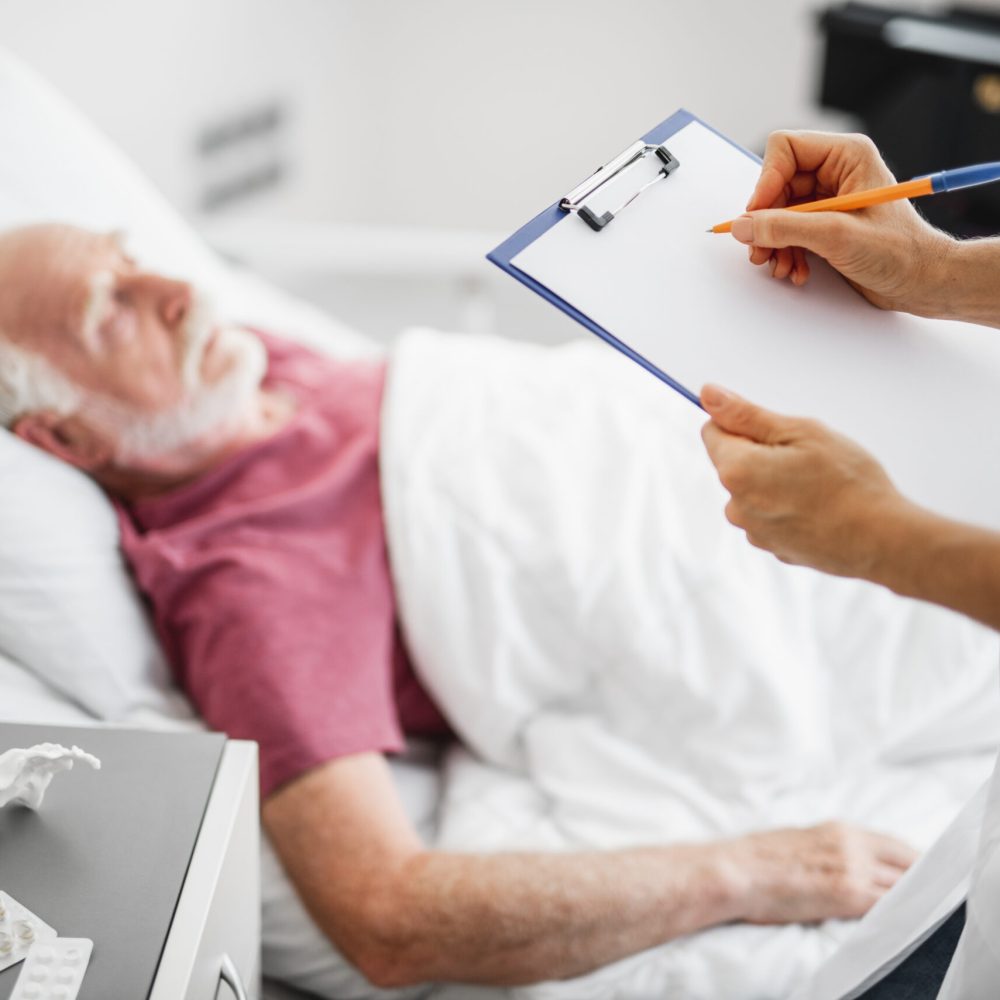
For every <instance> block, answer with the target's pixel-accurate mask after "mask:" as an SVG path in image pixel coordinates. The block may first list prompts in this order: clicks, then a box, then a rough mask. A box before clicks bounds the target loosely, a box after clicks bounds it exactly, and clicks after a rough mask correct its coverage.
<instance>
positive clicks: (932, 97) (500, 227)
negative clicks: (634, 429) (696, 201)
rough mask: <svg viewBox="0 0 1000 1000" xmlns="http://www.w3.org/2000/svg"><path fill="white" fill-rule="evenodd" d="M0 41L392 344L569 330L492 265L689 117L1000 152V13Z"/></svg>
mask: <svg viewBox="0 0 1000 1000" xmlns="http://www.w3.org/2000/svg"><path fill="white" fill-rule="evenodd" d="M0 44H2V45H4V46H6V47H8V48H9V49H10V50H11V51H13V52H14V53H15V54H17V55H19V56H20V57H22V58H23V59H24V60H25V61H26V62H28V63H29V64H30V65H31V66H33V67H34V68H35V69H36V70H38V71H39V72H41V73H42V74H43V75H44V76H46V77H47V78H48V79H49V80H50V81H51V82H52V83H54V84H55V85H56V86H57V87H58V88H59V89H60V90H62V91H63V93H64V94H66V95H67V96H68V97H69V98H70V99H71V100H72V101H74V102H75V103H76V104H77V105H78V106H79V107H80V108H81V109H82V110H83V111H84V112H85V113H86V114H87V115H88V116H89V117H90V118H91V119H92V120H93V121H94V122H95V123H96V124H97V125H98V126H99V127H100V128H101V129H102V130H103V131H105V132H106V133H107V134H108V135H110V136H111V137H112V138H113V139H114V140H115V141H116V142H117V143H118V144H119V145H120V146H121V147H122V148H123V149H124V150H125V151H126V152H127V153H128V154H129V155H130V156H131V157H132V158H133V159H134V160H135V161H137V162H138V164H139V165H140V167H141V168H142V169H143V170H144V171H145V172H146V173H147V174H148V175H149V176H150V177H151V178H152V179H153V181H154V182H155V183H156V184H157V185H158V186H159V187H160V188H161V189H162V190H163V192H164V193H165V194H166V195H167V196H168V197H169V198H170V200H171V201H172V202H173V203H174V204H175V205H176V206H177V207H178V208H179V209H180V210H181V211H182V212H183V213H184V214H185V215H186V216H187V217H188V218H189V219H191V220H192V221H194V222H195V224H196V225H197V226H198V228H199V229H200V230H201V231H202V232H203V233H204V234H205V235H206V237H207V238H208V239H209V240H210V242H212V243H213V244H214V245H215V246H216V247H218V248H219V249H221V250H222V251H223V252H224V253H226V254H227V255H229V256H231V257H234V258H237V259H240V260H242V261H245V262H247V263H249V264H251V265H252V266H254V267H255V268H257V269H258V270H261V271H263V272H264V273H265V274H266V275H267V276H268V277H271V278H272V279H274V280H276V281H277V282H279V283H281V284H282V285H284V286H285V287H287V288H289V289H291V290H292V291H294V292H296V293H298V294H301V295H303V296H305V297H306V298H308V299H310V300H312V301H314V302H316V303H318V304H320V305H322V306H323V307H325V308H327V309H328V310H330V311H331V312H333V313H334V314H336V315H338V316H339V317H341V318H343V319H345V320H346V321H347V322H348V323H350V324H352V325H354V326H356V327H358V328H359V329H361V330H362V331H364V332H367V333H369V334H371V335H373V336H376V337H378V338H380V339H385V340H388V339H391V338H392V337H393V336H394V335H395V334H396V333H397V332H398V331H399V330H400V329H401V328H402V327H404V326H407V325H411V324H420V323H424V324H430V325H434V326H437V327H440V328H446V329H465V330H492V331H495V332H499V333H502V334H504V335H506V336H514V337H522V338H527V339H533V340H542V341H559V340H563V339H567V338H569V337H571V336H576V335H577V332H576V328H575V326H574V325H573V324H572V322H571V321H569V320H568V319H566V318H565V317H564V316H562V314H560V313H558V312H557V311H556V310H554V309H552V308H551V307H548V306H546V305H545V304H544V303H542V302H541V301H538V300H536V297H535V296H534V295H532V294H531V293H530V292H528V291H527V290H525V289H523V288H521V287H520V286H518V285H517V284H516V283H515V282H513V281H511V280H510V279H509V278H508V277H506V276H504V275H502V274H500V272H498V271H496V269H494V268H492V266H491V265H489V264H488V263H487V262H485V261H484V260H483V255H484V254H485V253H486V252H487V251H488V250H489V249H491V248H492V247H493V246H494V245H495V244H496V243H497V242H499V240H500V239H501V238H503V237H504V236H506V235H508V234H509V233H510V232H511V231H513V230H514V229H516V228H518V227H519V226H520V225H522V224H523V223H524V222H526V221H527V220H528V219H529V218H530V217H532V216H533V215H535V214H536V213H537V212H539V211H541V210H542V209H543V208H545V207H546V206H547V205H548V204H550V203H551V202H553V201H555V200H557V199H558V198H559V197H560V196H561V195H562V194H564V193H565V192H566V191H567V190H569V189H570V188H571V187H572V186H573V185H574V184H576V183H577V182H578V181H579V180H581V179H582V177H583V176H585V175H586V174H588V173H589V172H591V171H592V170H593V169H594V168H596V167H597V166H598V165H599V164H600V163H602V162H604V161H606V160H608V159H610V158H611V157H612V156H614V155H615V154H616V153H617V152H619V151H620V150H621V149H622V148H623V147H624V146H626V145H628V144H629V143H630V142H631V141H633V140H634V139H635V138H637V137H638V136H639V135H641V134H642V133H643V132H645V131H647V130H648V129H649V128H650V127H651V126H653V125H654V124H656V123H657V122H659V121H660V120H662V119H663V118H665V117H666V116H667V115H669V114H670V113H672V112H673V111H674V110H675V109H676V108H678V107H680V106H683V107H686V108H688V109H689V110H691V111H693V112H695V113H696V114H697V115H699V116H700V117H702V118H704V119H705V120H706V121H708V122H709V123H711V124H712V125H714V126H715V127H716V128H718V129H720V130H721V131H723V132H725V133H726V134H727V135H729V136H730V137H731V138H733V139H734V140H735V141H737V142H739V143H741V144H743V145H744V146H746V147H747V148H749V149H751V150H753V151H756V152H760V151H762V149H763V145H764V142H765V139H766V136H767V134H768V132H769V131H771V130H772V129H776V128H826V129H837V130H841V129H862V130H864V131H868V132H869V133H871V134H872V135H873V137H874V138H875V139H876V141H877V142H878V143H879V145H880V146H881V147H882V149H883V150H884V152H885V154H886V156H887V158H888V159H889V160H890V164H891V165H892V166H893V167H894V169H895V170H896V171H897V174H898V175H899V176H900V177H908V176H912V175H913V174H916V173H920V172H929V171H932V170H936V169H942V168H945V167H951V166H959V165H963V164H965V163H970V162H976V161H978V160H987V159H1000V3H996V2H979V3H977V2H974V0H969V2H967V3H966V4H965V5H963V6H962V7H960V8H956V7H950V6H947V7H946V6H942V5H940V4H930V3H921V2H912V0H911V2H905V3H904V2H888V3H883V4H881V5H879V6H878V7H873V6H871V5H867V4H847V5H843V4H838V5H833V6H831V5H829V4H822V3H818V2H816V0H767V2H764V3H750V2H748V0H715V2H711V0H615V2H614V3H611V2H608V0H604V2H599V0H505V2H503V3H486V2H479V0H280V2H279V0H161V2H152V0H129V2H122V0H119V2H114V0H86V2H85V3H81V2H79V0H0ZM2 141H3V140H2V136H0V155H2ZM957 199H958V196H949V198H948V199H944V198H942V199H936V203H935V204H934V205H933V207H932V206H931V203H930V202H925V203H923V205H922V207H923V208H925V210H928V209H929V210H930V211H931V212H934V211H936V212H938V213H939V214H938V216H937V217H934V218H933V221H935V222H936V223H937V224H939V225H942V226H945V227H946V228H949V229H952V230H953V231H955V232H961V233H963V234H970V235H971V234H976V233H979V232H996V231H1000V203H998V201H997V199H998V195H997V193H996V191H995V189H992V188H987V189H977V192H975V193H974V195H973V197H972V198H970V199H966V200H964V201H962V200H957ZM736 207H737V208H738V207H739V206H736Z"/></svg>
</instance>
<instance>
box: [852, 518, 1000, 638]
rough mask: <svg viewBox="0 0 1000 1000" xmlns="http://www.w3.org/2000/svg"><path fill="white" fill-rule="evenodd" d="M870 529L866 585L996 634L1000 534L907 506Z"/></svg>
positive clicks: (999, 604) (999, 605) (999, 601)
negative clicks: (871, 555) (873, 548)
mask: <svg viewBox="0 0 1000 1000" xmlns="http://www.w3.org/2000/svg"><path fill="white" fill-rule="evenodd" d="M872 528H873V533H874V534H876V535H877V536H878V539H879V541H878V543H877V544H878V553H879V554H878V557H877V559H876V560H875V562H874V564H873V570H872V573H871V574H870V579H872V580H873V581H874V582H876V583H881V584H884V585H885V586H887V587H888V588H889V589H890V590H893V591H895V592H896V593H897V594H901V595H903V596H905V597H916V598H919V599H920V600H924V601H930V602H931V603H933V604H940V605H942V606H944V607H947V608H951V609H952V610H954V611H958V612H961V613H962V614H964V615H968V616H969V617H970V618H975V619H976V620H978V621H980V622H982V623H983V624H984V625H989V626H990V627H991V628H995V629H1000V534H998V533H997V532H994V531H989V530H987V529H985V528H977V527H973V526H971V525H967V524H962V523H960V522H957V521H950V520H948V519H947V518H944V517H940V516H938V515H936V514H933V513H931V512H930V511H927V510H924V509H922V508H920V507H917V506H916V505H914V504H910V503H908V502H906V501H902V502H901V507H900V510H899V512H898V516H897V517H895V518H893V519H892V520H891V521H887V522H886V523H885V524H884V525H873V526H872Z"/></svg>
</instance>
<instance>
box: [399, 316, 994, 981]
mask: <svg viewBox="0 0 1000 1000" xmlns="http://www.w3.org/2000/svg"><path fill="white" fill-rule="evenodd" d="M702 419H703V418H702V415H701V414H700V413H699V412H698V411H697V410H696V408H695V407H693V406H691V404H690V403H687V402H686V401H684V400H682V399H681V398H680V397H679V396H676V395H675V394H674V393H673V392H671V391H670V390H669V389H667V388H666V387H664V386H662V385H661V384H660V383H658V382H657V381H656V380H655V379H653V378H651V377H650V376H649V375H647V374H646V373H644V372H642V371H641V370H640V369H639V368H638V367H637V366H635V365H633V364H631V363H630V362H628V361H627V360H625V359H623V358H620V357H619V356H618V355H617V354H616V353H615V352H614V351H611V350H609V349H607V348H606V347H604V346H603V345H600V344H597V343H593V344H591V343H580V344H575V345H572V346H568V347H564V348H558V349H552V348H538V347H531V346H524V345H514V344H510V343H505V342H502V341H498V340H493V339H487V338H474V337H449V336H446V335H442V334H436V333H432V332H430V331H411V332H409V333H408V334H406V335H405V336H404V337H403V338H402V340H401V342H400V345H399V347H398V350H397V351H396V352H395V355H394V358H393V362H392V366H391V369H390V379H389V386H388V391H387V396H386V402H385V408H384V414H383V444H382V476H383V492H384V500H385V510H386V523H387V530H388V537H389V549H390V557H391V562H392V568H393V574H394V577H395V582H396V586H397V593H398V598H399V605H400V611H401V617H402V621H403V627H404V630H405V634H406V638H407V642H408V643H409V646H410V649H411V650H412V652H413V654H414V656H415V660H416V662H417V665H418V669H419V671H420V673H421V675H422V677H423V679H424V680H425V682H426V684H427V685H428V687H429V689H430V690H431V691H432V692H433V694H434V696H435V697H436V698H437V700H438V701H439V703H440V704H441V705H442V706H443V708H444V709H445V711H446V712H447V714H448V716H449V718H450V719H451V721H452V723H453V725H454V726H455V727H456V729H457V730H458V732H459V733H460V735H461V736H462V739H463V742H464V744H465V748H464V749H459V750H456V751H454V752H453V753H452V755H451V757H450V759H449V761H448V763H447V766H446V771H445V796H444V807H443V810H442V816H441V819H442V822H441V833H440V839H439V846H442V847H456V848H462V849H465V850H470V849H483V850H506V849H531V848H546V849H552V848H555V849H567V850H569V849H574V848H593V847H602V848H610V847H619V846H625V845H630V844H640V843H652V842H669V841H679V840H689V841H690V840H703V839H708V838H716V837H720V836H728V835H733V834H738V833H741V832H745V831H749V830H754V829H761V828H766V827H773V826H780V825H788V824H795V825H805V824H811V823H814V822H820V821H822V820H825V819H829V818H840V819H845V820H850V821H854V822H857V823H862V824H865V825H868V826H871V827H873V828H877V829H880V830H885V831H887V832H891V833H894V834H896V835H898V836H900V837H903V838H904V839H906V840H908V841H910V842H911V843H914V844H915V845H917V846H919V847H925V846H927V845H928V844H929V843H930V841H931V840H932V839H933V838H934V837H935V836H936V835H937V834H938V833H939V832H940V831H941V829H942V828H943V827H944V826H945V825H946V824H947V822H948V821H949V819H950V818H951V817H952V815H953V814H954V813H955V812H956V811H957V809H958V807H959V806H960V805H961V804H962V802H963V801H964V800H965V798H967V797H968V796H969V795H970V794H971V793H972V792H973V791H974V789H975V787H976V786H977V785H978V784H979V783H980V782H981V781H982V780H983V779H984V778H985V776H986V774H987V771H988V767H989V763H990V759H991V758H990V754H991V753H992V751H993V749H994V748H995V745H996V742H997V736H998V734H1000V696H998V685H997V657H998V649H997V642H996V638H995V637H994V636H993V635H992V633H989V632H987V631H986V630H984V629H980V628H979V627H977V626H974V625H972V624H970V623H968V622H965V621H963V620H961V619H959V618H958V617H957V616H953V615H951V614H948V613H946V612H942V611H940V610H938V609H935V608H931V607H930V606H928V605H924V604H920V603H916V602H908V601H903V600H900V599H898V598H896V597H894V596H893V595H891V594H889V593H888V592H886V591H884V590H882V589H880V588H875V587H872V586H869V585H866V584H859V583H856V582H852V581H845V580H837V579H831V578H828V577H824V576H821V575H819V574H816V573H813V572H812V571H809V570H805V569H799V568H790V567H786V566H783V565H781V564H780V563H778V562H777V561H776V560H774V559H773V558H772V557H770V556H768V555H766V554H764V553H761V552H758V551H757V550H755V549H753V548H752V547H750V546H749V545H748V544H747V543H746V541H745V540H744V538H743V536H742V534H741V533H739V532H738V531H736V530H735V529H733V528H731V527H730V526H729V525H728V524H727V523H726V522H725V520H724V518H723V514H722V509H723V506H724V504H725V495H724V493H723V491H722V490H721V487H720V486H719V485H718V483H717V481H716V479H715V475H714V472H713V470H712V469H711V467H710V465H709V464H708V462H707V459H706V458H705V457H704V454H703V450H702V447H701V442H700V439H699V437H698V428H699V425H700V423H701V420H702ZM928 460H929V461H932V460H933V457H932V456H929V457H928ZM848 930H849V925H848V924H845V923H840V922H828V923H827V924H824V925H822V926H819V927H801V926H791V927H776V928H771V927H749V926H731V927H724V928H719V929H716V930H713V931H710V932H707V933H703V934H700V935H695V936H693V937H690V938H687V939H683V940H680V941H677V942H674V943H672V944H668V945H665V946H663V947H660V948H657V949H653V950H652V951H649V952H646V953H644V954H642V955H639V956H636V957H634V958H632V959H629V960H626V961H624V962H620V963H617V964H616V965H614V966H610V967H608V968H606V969H603V970H600V971H598V972H596V973H594V974H592V975H591V976H588V977H584V978H583V979H581V980H576V981H573V982H570V983H550V984H543V985H540V986H536V987H532V988H527V989H521V990H515V991H511V995H512V996H515V995H516V996H518V997H531V998H542V997H546V998H547V997H565V998H573V1000H585V998H588V997H601V998H610V997H623V998H624V997H628V998H630V1000H640V998H642V997H656V998H657V1000H663V998H664V997H672V996H676V997H685V998H689V1000H690V998H702V997H703V998H705V1000H726V998H750V997H755V998H757V997H760V998H763V997H775V998H776V997H784V996H787V995H788V994H789V993H790V992H791V991H792V989H793V988H794V987H795V986H796V985H797V984H798V983H799V982H800V980H801V978H802V977H803V976H804V975H805V974H806V973H807V972H808V971H809V970H810V969H811V968H812V967H813V966H814V965H815V964H816V963H817V962H819V961H820V960H821V959H822V958H823V957H824V956H825V955H826V954H828V953H829V951H830V950H831V949H832V948H833V947H834V946H835V944H836V942H837V941H839V940H841V939H842V937H843V936H844V934H845V933H846V932H847V931H848Z"/></svg>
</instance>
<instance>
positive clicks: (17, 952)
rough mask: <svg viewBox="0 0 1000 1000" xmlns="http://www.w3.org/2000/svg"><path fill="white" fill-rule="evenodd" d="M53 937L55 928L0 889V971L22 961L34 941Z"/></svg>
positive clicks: (47, 939) (52, 938)
mask: <svg viewBox="0 0 1000 1000" xmlns="http://www.w3.org/2000/svg"><path fill="white" fill-rule="evenodd" d="M55 937H56V932H55V930H54V929H53V928H52V927H50V926H49V925H48V924H47V923H46V922H45V921H44V920H42V918H41V917H38V916H35V914H34V913H32V912H31V910H29V909H28V908H27V907H26V906H23V905H22V904H21V903H19V902H18V901H17V900H16V899H15V898H14V897H13V896H11V895H9V894H8V893H6V892H3V891H2V890H0V972H3V970H4V969H9V968H10V967H11V966H12V965H16V964H17V963H18V962H20V961H23V959H24V958H26V957H27V954H28V952H29V950H30V949H31V946H32V945H33V944H34V943H35V942H36V941H50V940H54V939H55Z"/></svg>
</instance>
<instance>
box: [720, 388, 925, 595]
mask: <svg viewBox="0 0 1000 1000" xmlns="http://www.w3.org/2000/svg"><path fill="white" fill-rule="evenodd" d="M701 400H702V404H703V405H704V407H705V409H706V410H707V412H708V413H709V415H710V416H711V418H712V419H711V420H710V421H709V422H708V423H707V424H705V426H704V428H703V429H702V439H703V440H704V442H705V447H706V448H707V450H708V454H709V457H710V458H711V460H712V463H713V464H714V465H715V467H716V470H717V471H718V473H719V479H720V480H721V481H722V485H723V486H724V487H725V488H726V489H727V490H728V491H729V493H730V494H731V499H730V501H729V503H728V504H727V506H726V517H727V518H728V519H729V521H730V522H731V523H732V524H734V525H736V526H737V527H738V528H742V529H743V530H744V531H745V532H746V535H747V539H748V540H749V541H750V543H751V544H752V545H755V546H757V547H758V548H763V549H767V550H768V551H770V552H773V553H774V554H775V555H776V556H777V557H778V558H779V559H781V560H782V561H783V562H788V563H798V564H801V565H806V566H812V567H814V568H815V569H819V570H823V571H824V572H826V573H834V574H836V575H838V576H860V577H865V578H867V579H874V578H876V577H877V575H878V571H879V563H880V559H881V557H882V544H883V542H885V541H886V539H887V537H888V535H889V534H891V533H892V531H893V530H894V526H895V525H897V524H898V523H899V521H900V520H901V519H902V516H903V515H904V514H905V512H906V511H907V509H908V507H909V504H908V503H907V501H906V500H905V499H904V498H903V497H902V495H901V494H900V493H899V492H898V491H897V490H896V488H895V487H894V486H893V484H892V482H891V481H890V480H889V477H888V476H887V475H886V473H885V471H884V470H883V469H882V467H881V466H880V465H879V464H878V462H876V461H875V459H874V458H872V457H871V455H869V454H868V453H867V452H866V451H864V450H863V449H862V448H860V447H859V446H858V445H856V444H854V442H852V441H850V440H848V439H847V438H845V437H843V436H841V435H840V434H835V433H834V432H833V431H831V430H829V429H827V428H826V427H824V426H823V425H822V424H819V423H817V422H815V421H813V420H803V419H798V418H793V417H783V416H779V415H778V414H776V413H771V412H769V411H768V410H765V409H762V408H761V407H759V406H755V405H754V404H752V403H749V402H747V401H746V400H744V399H741V398H740V397H738V396H735V395H733V394H731V393H729V392H726V391H725V390H722V389H719V388H717V387H715V386H706V387H705V388H704V389H703V390H702V395H701Z"/></svg>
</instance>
